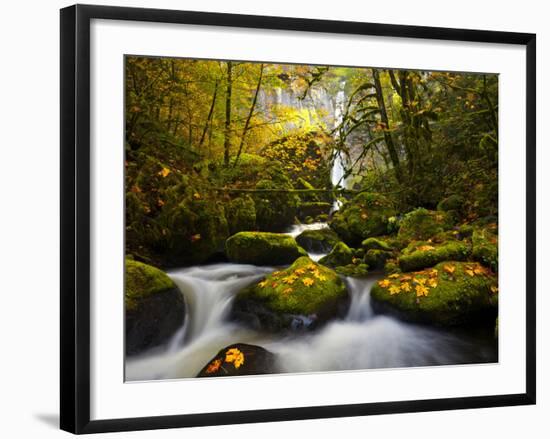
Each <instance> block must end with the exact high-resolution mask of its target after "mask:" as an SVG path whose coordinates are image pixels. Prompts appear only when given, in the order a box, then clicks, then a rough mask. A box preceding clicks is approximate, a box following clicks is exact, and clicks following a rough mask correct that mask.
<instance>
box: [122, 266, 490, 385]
mask: <svg viewBox="0 0 550 439" xmlns="http://www.w3.org/2000/svg"><path fill="white" fill-rule="evenodd" d="M272 270H273V268H266V267H257V266H253V265H240V264H226V263H222V264H215V265H209V266H203V267H193V268H185V269H180V270H175V271H173V272H170V273H169V274H170V277H171V278H172V279H173V280H174V282H175V283H176V284H177V285H178V287H179V288H180V290H181V291H182V293H183V295H184V297H185V301H186V305H187V311H186V313H187V315H186V324H185V325H184V327H183V328H182V329H181V331H179V333H177V334H176V335H175V336H174V337H173V339H172V341H171V342H170V343H168V344H167V345H166V346H164V347H161V348H157V349H154V350H151V351H149V352H147V353H145V354H143V355H141V356H138V357H130V359H128V360H127V362H126V379H127V380H129V381H134V380H139V381H144V380H155V379H173V378H191V377H195V376H196V375H197V373H198V372H199V371H200V369H201V368H202V367H203V366H204V365H205V364H206V363H207V362H208V361H209V360H210V359H211V358H212V357H213V356H214V355H215V354H216V353H217V352H218V351H219V350H220V349H222V348H223V347H225V346H227V345H229V344H232V343H236V342H244V343H252V344H255V345H259V346H262V347H264V348H266V349H268V350H270V351H272V352H273V353H275V354H276V355H277V357H278V361H279V367H280V368H281V370H282V371H283V372H286V373H297V372H312V371H335V370H353V369H369V368H387V367H415V366H428V365H443V364H461V363H483V362H488V361H495V358H496V353H495V352H494V347H493V346H492V343H491V340H490V338H489V339H488V340H487V342H486V343H480V338H474V336H473V335H472V334H459V333H451V332H449V331H445V330H441V329H436V328H429V327H423V326H419V325H414V324H410V323H406V322H403V321H400V320H398V319H396V318H395V317H392V316H388V315H380V314H376V313H375V312H374V311H373V309H372V307H371V303H370V288H371V286H372V284H373V283H374V282H375V281H376V280H377V277H376V276H373V277H370V278H366V279H356V278H347V279H346V282H347V284H348V289H349V292H350V295H351V301H350V307H349V310H348V313H347V315H346V316H345V318H343V319H339V320H334V321H332V322H330V323H328V324H327V325H325V326H324V327H322V328H321V329H319V330H317V331H315V332H310V333H299V334H294V335H285V336H280V335H273V334H265V333H260V332H256V331H253V330H251V329H248V328H245V327H244V326H241V325H240V324H238V323H234V322H230V321H229V320H228V315H229V311H230V307H231V302H232V300H233V298H234V297H235V295H236V293H237V292H238V291H239V290H240V289H242V288H243V287H244V286H246V285H248V284H250V283H252V282H254V281H257V280H258V279H260V278H261V277H262V276H264V275H265V274H266V273H268V272H270V271H272Z"/></svg>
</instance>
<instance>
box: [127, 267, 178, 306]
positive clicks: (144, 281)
mask: <svg viewBox="0 0 550 439" xmlns="http://www.w3.org/2000/svg"><path fill="white" fill-rule="evenodd" d="M125 266H126V277H125V284H124V304H125V307H126V309H127V310H131V309H135V307H136V305H137V302H138V301H139V300H140V299H142V298H144V297H147V296H150V295H153V294H156V293H160V292H162V291H166V290H169V289H172V288H175V284H174V282H172V280H171V279H170V278H169V277H168V275H167V274H166V273H164V272H163V271H161V270H159V269H158V268H155V267H153V266H151V265H147V264H144V263H142V262H138V261H134V260H132V259H129V258H126V261H125Z"/></svg>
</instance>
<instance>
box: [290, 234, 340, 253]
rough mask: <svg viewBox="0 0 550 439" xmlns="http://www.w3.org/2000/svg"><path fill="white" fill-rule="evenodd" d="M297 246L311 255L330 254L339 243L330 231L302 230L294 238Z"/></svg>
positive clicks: (338, 239) (336, 236) (335, 235)
mask: <svg viewBox="0 0 550 439" xmlns="http://www.w3.org/2000/svg"><path fill="white" fill-rule="evenodd" d="M296 242H297V243H298V245H300V246H302V247H303V248H304V249H306V250H307V251H309V252H312V253H325V252H330V251H331V250H332V249H333V248H334V246H335V245H336V244H337V243H338V242H340V238H339V237H338V235H337V234H336V233H335V232H334V231H333V230H331V229H328V228H327V229H319V230H304V231H303V232H302V233H300V234H299V235H298V236H297V237H296Z"/></svg>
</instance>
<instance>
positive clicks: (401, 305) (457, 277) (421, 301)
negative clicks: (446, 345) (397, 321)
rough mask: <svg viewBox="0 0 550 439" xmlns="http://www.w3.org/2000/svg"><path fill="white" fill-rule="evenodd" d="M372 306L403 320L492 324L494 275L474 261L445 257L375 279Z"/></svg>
mask: <svg viewBox="0 0 550 439" xmlns="http://www.w3.org/2000/svg"><path fill="white" fill-rule="evenodd" d="M371 297H372V299H373V306H374V307H375V309H377V310H378V311H392V312H395V313H397V314H398V315H399V316H401V317H402V318H404V319H406V320H411V321H419V322H426V323H432V324H436V325H441V326H460V325H467V324H470V323H472V322H482V323H486V324H488V325H493V324H494V319H495V317H496V314H497V309H498V278H497V276H496V275H495V274H494V273H493V272H491V271H490V270H489V269H487V268H485V267H483V266H482V265H481V264H479V263H477V262H456V261H450V262H449V261H447V262H442V263H440V264H437V265H436V266H435V267H434V268H431V269H427V270H423V271H417V272H412V273H401V274H399V273H396V274H393V275H390V276H388V277H386V278H385V279H383V280H381V281H379V282H377V283H376V284H375V285H374V286H373V288H372V290H371Z"/></svg>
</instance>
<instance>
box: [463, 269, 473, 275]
mask: <svg viewBox="0 0 550 439" xmlns="http://www.w3.org/2000/svg"><path fill="white" fill-rule="evenodd" d="M464 272H465V273H466V274H467V275H468V276H470V277H473V276H474V270H472V269H471V268H466V270H464Z"/></svg>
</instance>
